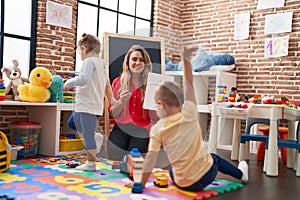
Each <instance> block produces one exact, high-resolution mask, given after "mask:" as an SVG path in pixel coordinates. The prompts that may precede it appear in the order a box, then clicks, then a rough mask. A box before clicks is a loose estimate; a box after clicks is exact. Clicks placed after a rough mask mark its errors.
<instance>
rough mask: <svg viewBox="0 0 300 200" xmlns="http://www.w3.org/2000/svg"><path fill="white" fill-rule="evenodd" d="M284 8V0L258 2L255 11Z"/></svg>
mask: <svg viewBox="0 0 300 200" xmlns="http://www.w3.org/2000/svg"><path fill="white" fill-rule="evenodd" d="M280 7H284V0H258V4H257V9H258V10H259V9H267V8H280Z"/></svg>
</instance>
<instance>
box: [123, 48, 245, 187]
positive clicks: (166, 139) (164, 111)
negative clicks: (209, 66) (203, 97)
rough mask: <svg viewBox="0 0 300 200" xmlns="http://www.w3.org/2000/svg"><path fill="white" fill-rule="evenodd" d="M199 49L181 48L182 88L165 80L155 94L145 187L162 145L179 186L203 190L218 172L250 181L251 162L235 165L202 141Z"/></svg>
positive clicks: (174, 179)
mask: <svg viewBox="0 0 300 200" xmlns="http://www.w3.org/2000/svg"><path fill="white" fill-rule="evenodd" d="M197 49H198V48H197V47H190V48H187V47H184V48H183V49H182V55H181V58H182V62H183V70H184V80H183V89H182V88H181V87H180V86H179V85H177V84H176V83H173V82H164V83H163V84H161V85H160V86H159V88H158V89H157V91H156V93H155V102H156V104H157V111H156V112H157V115H158V117H159V118H160V120H159V121H158V122H157V123H156V124H155V125H154V126H153V127H152V128H151V131H150V143H149V148H148V153H147V155H146V157H145V161H144V166H143V174H142V177H141V183H142V185H143V187H145V184H146V182H147V180H148V178H149V176H150V175H151V172H152V169H153V168H154V165H155V164H156V160H157V158H158V154H159V151H160V148H161V147H163V148H164V150H165V151H166V153H167V155H168V158H169V161H170V164H171V167H170V169H169V173H170V176H171V178H172V180H173V182H174V184H175V185H176V186H177V187H179V188H180V189H183V190H188V191H201V190H203V189H204V188H205V187H206V186H207V185H209V184H210V183H212V182H213V181H214V179H215V177H216V176H217V173H218V171H220V172H222V173H224V174H227V175H230V176H232V177H234V178H236V179H239V180H241V181H242V182H247V181H248V165H247V163H246V162H245V161H241V162H240V163H239V166H238V167H236V166H234V165H233V164H231V163H230V162H228V161H226V160H225V159H223V158H221V157H220V156H218V155H216V154H213V153H211V154H210V153H208V151H207V148H206V146H205V145H204V143H203V139H202V131H201V127H200V125H199V121H198V113H197V103H196V97H195V93H194V86H193V74H192V66H191V63H190V57H191V56H192V54H193V52H195V51H196V50H197ZM135 181H136V182H137V181H138V180H135ZM127 186H132V184H129V185H127Z"/></svg>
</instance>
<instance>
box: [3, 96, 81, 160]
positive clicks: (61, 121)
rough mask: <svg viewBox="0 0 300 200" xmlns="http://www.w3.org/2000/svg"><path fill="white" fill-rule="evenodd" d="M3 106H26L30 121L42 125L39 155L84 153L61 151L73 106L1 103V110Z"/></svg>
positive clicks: (68, 104)
mask: <svg viewBox="0 0 300 200" xmlns="http://www.w3.org/2000/svg"><path fill="white" fill-rule="evenodd" d="M2 106H26V107H27V108H28V120H29V121H35V122H39V123H40V124H41V126H42V128H41V130H40V136H39V148H38V153H39V154H42V155H47V156H56V155H61V154H64V155H65V154H71V153H81V152H83V151H59V136H60V133H61V132H62V131H64V130H68V129H69V128H68V126H67V120H68V117H69V116H70V115H71V114H72V112H73V106H74V105H73V104H70V103H31V102H20V101H0V109H1V108H2ZM68 131H71V130H68Z"/></svg>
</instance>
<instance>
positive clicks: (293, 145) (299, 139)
mask: <svg viewBox="0 0 300 200" xmlns="http://www.w3.org/2000/svg"><path fill="white" fill-rule="evenodd" d="M278 147H279V148H282V147H285V148H290V149H296V150H297V151H298V154H296V155H295V160H294V169H295V170H296V176H300V122H299V121H298V126H297V131H296V140H282V139H279V140H278Z"/></svg>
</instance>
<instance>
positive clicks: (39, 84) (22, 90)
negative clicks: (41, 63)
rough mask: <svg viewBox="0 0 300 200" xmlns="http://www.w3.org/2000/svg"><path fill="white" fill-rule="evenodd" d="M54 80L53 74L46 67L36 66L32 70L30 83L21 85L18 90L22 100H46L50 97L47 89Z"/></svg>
mask: <svg viewBox="0 0 300 200" xmlns="http://www.w3.org/2000/svg"><path fill="white" fill-rule="evenodd" d="M51 82H52V74H51V72H50V71H49V70H48V69H47V68H45V67H36V68H34V69H33V70H32V71H31V72H30V76H29V84H25V85H19V87H18V91H19V96H20V99H21V101H27V102H46V100H47V99H49V98H50V92H49V90H48V89H47V88H48V87H50V85H51Z"/></svg>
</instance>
